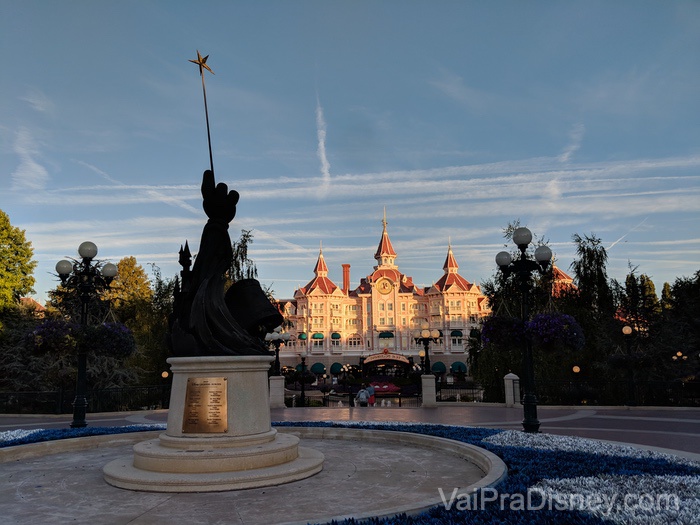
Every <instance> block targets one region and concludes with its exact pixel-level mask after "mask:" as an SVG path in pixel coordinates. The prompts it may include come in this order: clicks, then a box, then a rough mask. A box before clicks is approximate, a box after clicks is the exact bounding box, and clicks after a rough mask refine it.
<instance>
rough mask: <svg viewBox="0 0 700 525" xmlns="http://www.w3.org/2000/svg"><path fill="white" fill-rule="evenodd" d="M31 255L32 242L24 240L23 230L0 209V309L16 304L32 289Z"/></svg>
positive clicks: (32, 267)
mask: <svg viewBox="0 0 700 525" xmlns="http://www.w3.org/2000/svg"><path fill="white" fill-rule="evenodd" d="M33 256H34V250H33V249H32V243H31V242H29V241H27V240H26V238H25V234H24V230H20V229H19V228H17V227H15V226H12V224H10V218H9V217H8V215H7V214H6V213H5V212H4V211H2V210H0V309H2V308H6V307H8V306H11V305H15V304H17V302H18V301H19V299H20V297H23V296H25V295H27V294H30V293H32V292H33V291H34V290H33V287H34V277H33V275H32V273H33V272H34V268H35V267H36V261H34V260H32V257H33Z"/></svg>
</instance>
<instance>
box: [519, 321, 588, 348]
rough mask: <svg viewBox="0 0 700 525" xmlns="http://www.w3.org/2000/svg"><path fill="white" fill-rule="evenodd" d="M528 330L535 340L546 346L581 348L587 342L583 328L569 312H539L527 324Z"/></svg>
mask: <svg viewBox="0 0 700 525" xmlns="http://www.w3.org/2000/svg"><path fill="white" fill-rule="evenodd" d="M527 331H528V333H529V334H530V336H531V337H532V339H533V342H534V343H536V344H538V345H539V346H541V347H544V348H554V347H556V346H564V347H566V348H568V349H571V350H581V349H582V348H583V345H584V343H585V338H584V336H583V328H581V325H579V324H578V322H577V321H576V319H574V318H573V317H572V316H570V315H567V314H560V313H556V312H555V313H546V314H537V315H535V316H534V317H533V318H532V320H531V321H530V322H529V323H528V324H527Z"/></svg>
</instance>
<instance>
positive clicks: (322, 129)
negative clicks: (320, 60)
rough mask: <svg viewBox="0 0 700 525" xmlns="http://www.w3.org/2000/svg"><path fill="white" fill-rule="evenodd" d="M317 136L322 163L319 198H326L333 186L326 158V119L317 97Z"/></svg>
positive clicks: (318, 152)
mask: <svg viewBox="0 0 700 525" xmlns="http://www.w3.org/2000/svg"><path fill="white" fill-rule="evenodd" d="M316 134H317V136H318V148H317V150H316V153H317V155H318V160H319V161H320V162H321V185H320V187H319V189H318V192H317V195H318V197H325V196H326V195H327V194H328V190H329V188H330V185H331V165H330V163H329V162H328V157H327V156H326V119H325V118H324V116H323V108H322V107H321V101H320V100H319V98H318V97H316Z"/></svg>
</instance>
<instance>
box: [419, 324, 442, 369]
mask: <svg viewBox="0 0 700 525" xmlns="http://www.w3.org/2000/svg"><path fill="white" fill-rule="evenodd" d="M439 337H440V332H439V331H438V330H437V329H435V328H433V329H432V330H430V326H429V325H428V323H427V322H425V321H424V322H423V323H422V324H421V327H420V330H414V331H413V338H414V339H415V340H416V343H422V344H423V349H424V351H425V368H424V370H427V372H424V374H430V373H431V369H430V343H431V342H433V343H437V341H438V338H439ZM418 355H420V353H419V354H418ZM423 357H424V356H422V355H420V359H421V366H422V365H423Z"/></svg>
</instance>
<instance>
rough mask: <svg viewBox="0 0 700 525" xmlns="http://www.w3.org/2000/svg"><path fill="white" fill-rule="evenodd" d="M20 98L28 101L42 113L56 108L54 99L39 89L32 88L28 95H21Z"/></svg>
mask: <svg viewBox="0 0 700 525" xmlns="http://www.w3.org/2000/svg"><path fill="white" fill-rule="evenodd" d="M20 100H22V101H24V102H26V103H28V104H29V105H30V106H31V107H32V109H34V110H36V111H38V112H40V113H51V112H53V110H54V103H53V101H52V100H51V99H49V97H47V96H46V94H45V93H44V92H43V91H41V90H39V89H30V90H29V92H28V93H27V94H26V95H24V96H23V97H20Z"/></svg>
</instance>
